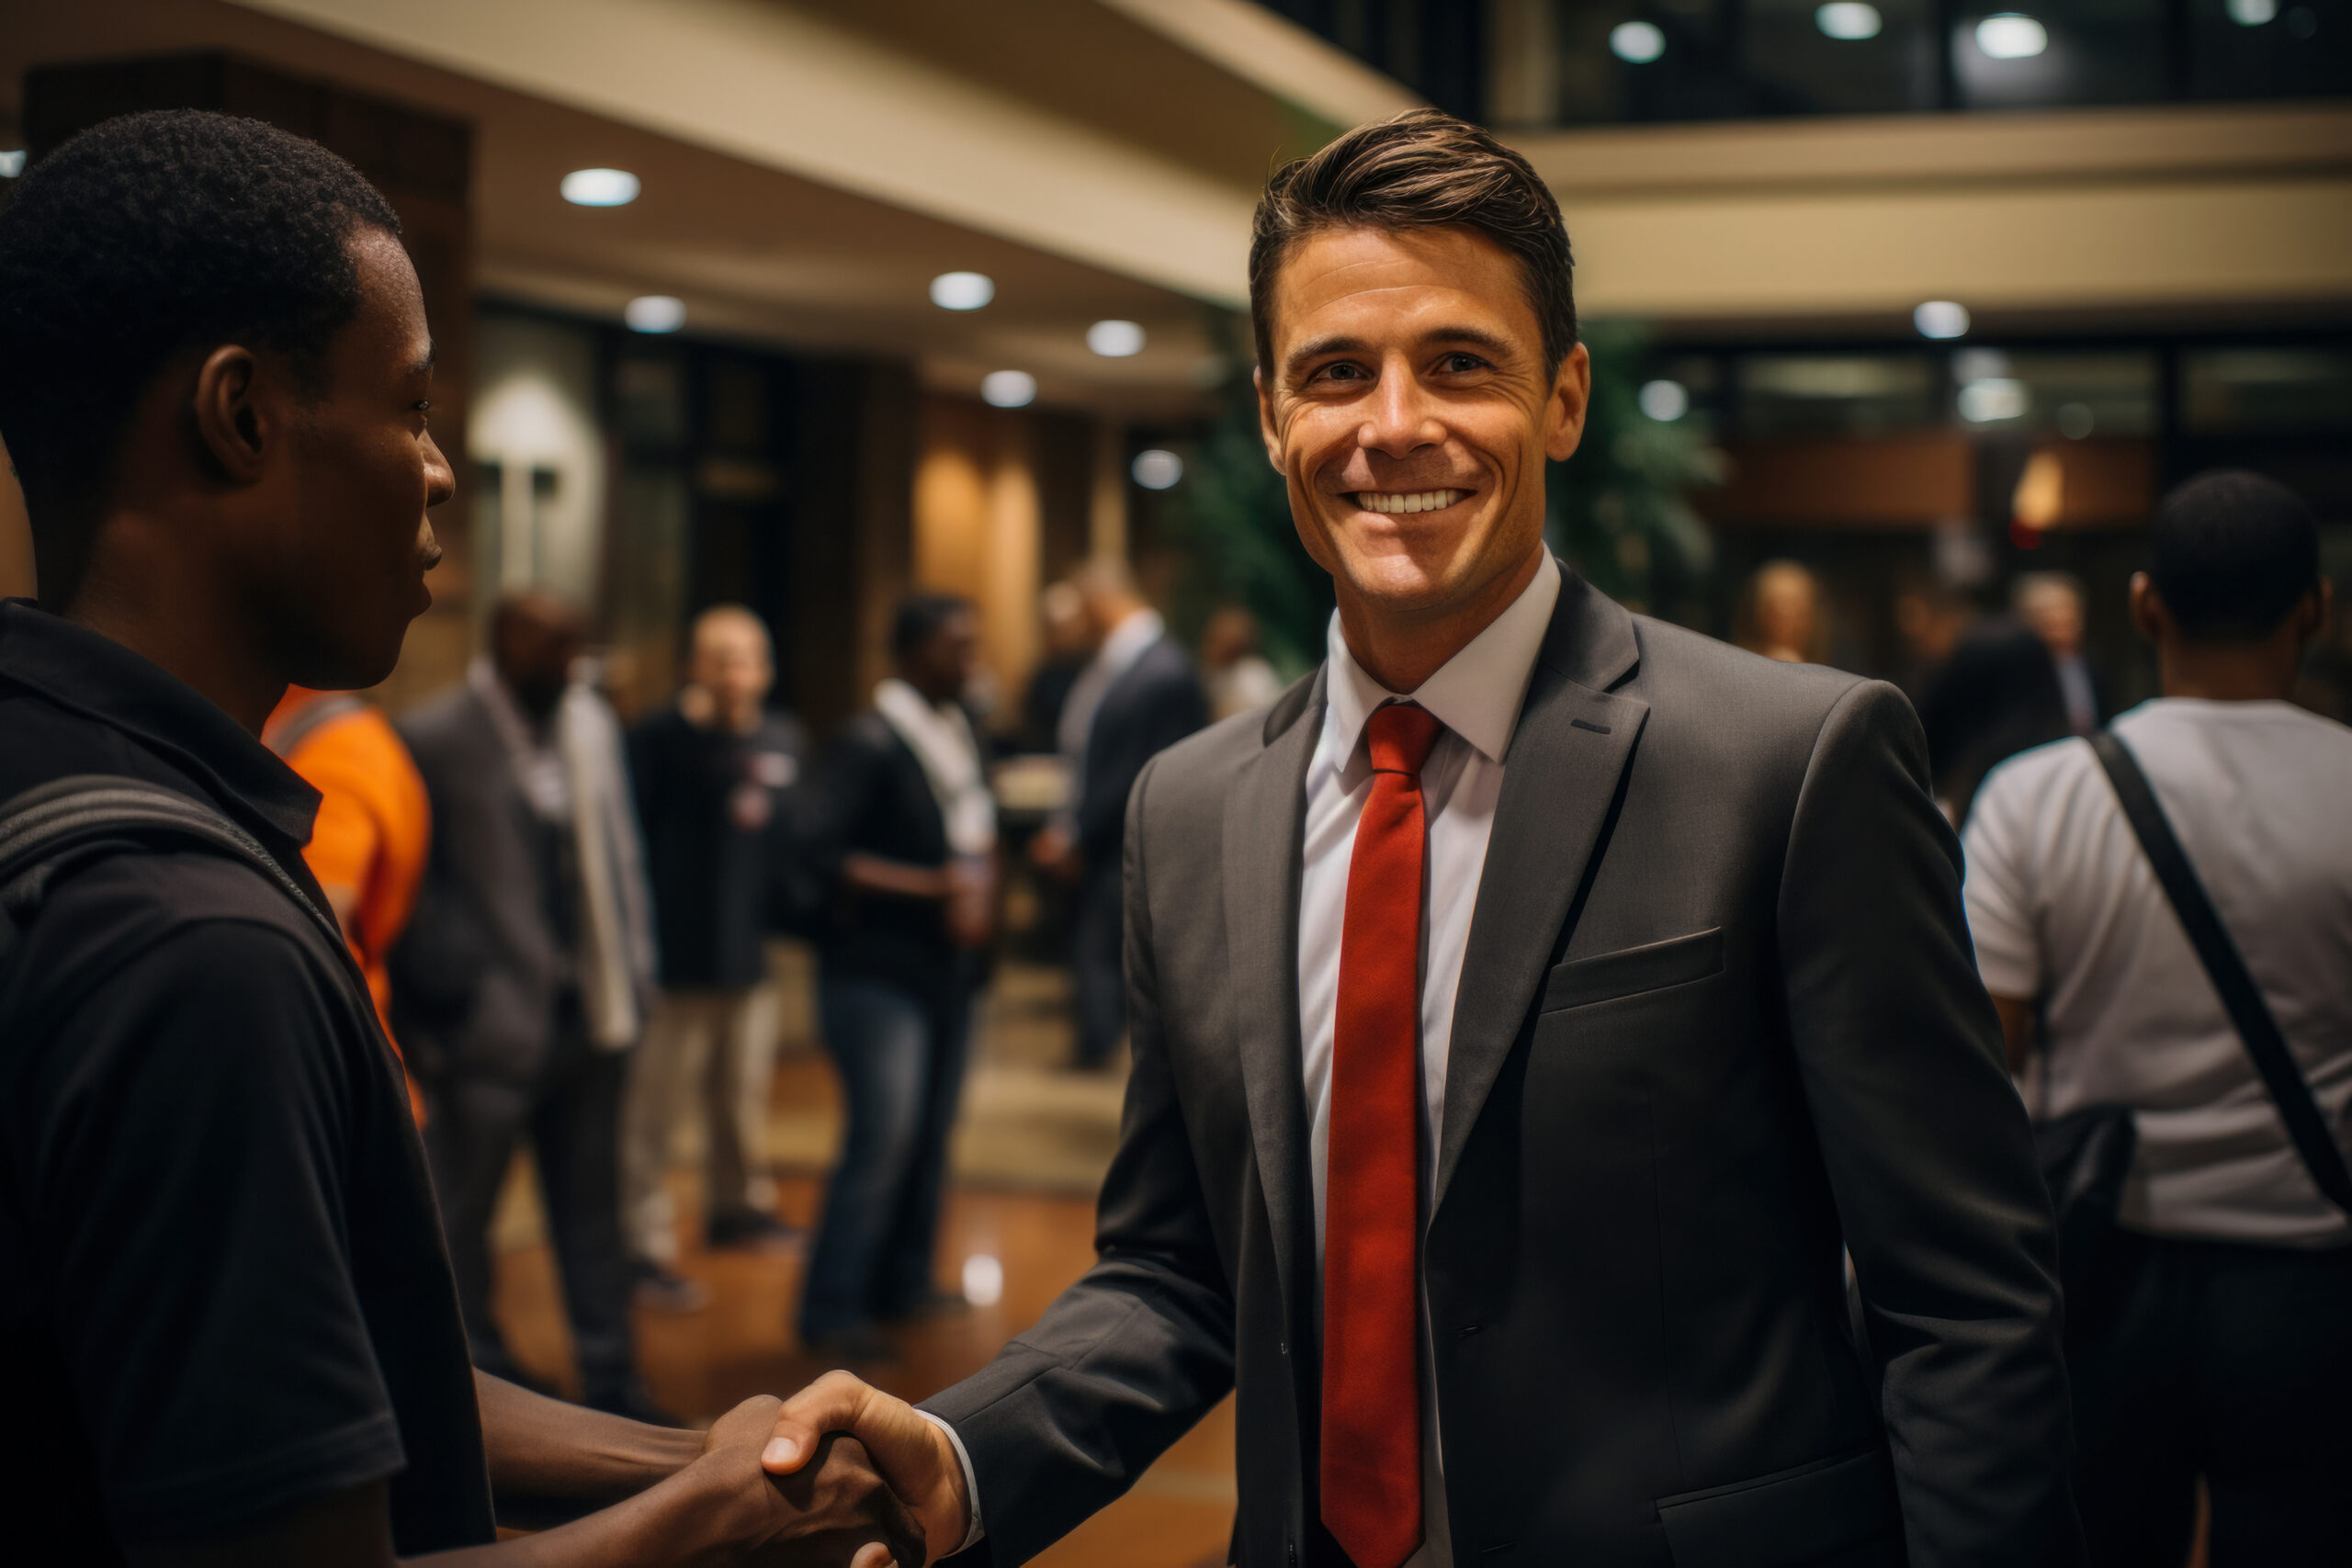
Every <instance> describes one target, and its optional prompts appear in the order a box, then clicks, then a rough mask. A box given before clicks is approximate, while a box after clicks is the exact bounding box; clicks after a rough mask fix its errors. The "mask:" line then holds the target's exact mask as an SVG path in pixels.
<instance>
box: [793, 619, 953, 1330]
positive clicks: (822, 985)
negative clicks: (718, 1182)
mask: <svg viewBox="0 0 2352 1568" xmlns="http://www.w3.org/2000/svg"><path fill="white" fill-rule="evenodd" d="M978 649H979V628H978V623H977V620H976V618H975V616H974V615H973V613H972V606H971V604H969V603H968V602H967V601H965V600H962V599H957V598H954V597H952V596H949V595H946V594H937V593H919V594H915V595H913V596H911V597H910V598H909V599H907V600H906V601H905V602H904V603H903V604H900V605H899V610H898V614H897V615H896V616H895V617H894V619H893V621H892V625H891V628H890V651H891V658H892V660H893V662H894V664H895V665H896V668H897V673H896V674H894V675H892V676H891V677H890V678H889V679H888V680H886V681H884V682H881V683H880V684H879V685H878V686H876V688H875V693H874V706H873V707H872V708H870V709H868V710H867V711H866V712H865V713H861V714H859V715H858V716H855V717H854V718H853V719H851V720H850V721H849V722H848V723H847V724H846V725H844V726H843V727H842V732H841V734H840V735H839V736H837V737H836V738H835V739H834V740H833V743H832V745H831V748H830V749H828V750H827V751H826V753H825V760H824V762H823V765H822V767H821V768H820V771H819V773H818V777H817V783H816V788H815V791H814V795H815V799H814V801H813V803H812V810H811V820H812V826H811V829H810V831H809V840H810V846H811V847H810V851H809V858H810V861H811V863H812V864H813V865H814V867H815V874H816V875H817V876H818V877H819V878H820V880H821V881H822V882H823V883H824V885H825V886H828V887H829V888H831V890H832V893H833V903H832V911H831V919H829V920H828V921H827V922H826V923H825V925H824V927H823V929H822V931H821V934H820V937H819V940H818V968H819V976H818V1012H819V1016H820V1021H821V1022H822V1024H823V1026H824V1032H825V1049H826V1051H827V1052H828V1053H830V1054H831V1056H832V1058H833V1065H834V1066H835V1067H837V1068H838V1069H839V1070H840V1072H841V1077H842V1090H843V1094H844V1097H845V1098H846V1099H847V1100H848V1102H849V1126H848V1130H847V1132H846V1134H845V1135H844V1136H843V1138H842V1153H841V1160H840V1163H839V1164H838V1165H837V1166H836V1167H835V1168H834V1170H833V1175H832V1179H831V1182H830V1183H829V1184H828V1185H827V1187H826V1190H825V1210H824V1214H823V1216H822V1218H821V1219H820V1222H819V1225H818V1231H817V1245H816V1247H815V1249H814V1251H813V1252H811V1254H810V1255H809V1279H808V1283H807V1285H806V1287H805V1288H804V1290H803V1292H802V1295H801V1302H800V1337H801V1339H802V1340H803V1341H804V1342H805V1343H806V1344H807V1345H808V1346H809V1348H811V1349H812V1350H816V1351H818V1352H819V1353H820V1354H822V1355H825V1356H829V1357H831V1358H835V1359H839V1360H843V1361H877V1360H888V1359H891V1358H892V1354H893V1352H892V1348H891V1346H890V1344H889V1342H888V1340H887V1339H885V1338H884V1337H882V1336H881V1335H880V1333H879V1332H878V1331H877V1330H876V1327H875V1325H876V1323H880V1322H888V1321H890V1320H892V1319H899V1318H904V1317H907V1316H910V1315H913V1314H919V1313H922V1312H923V1311H925V1310H927V1309H931V1308H933V1307H935V1306H943V1305H947V1304H949V1303H945V1302H944V1301H941V1300H939V1299H938V1297H937V1294H936V1292H934V1289H933V1282H932V1267H933V1257H932V1254H933V1249H934V1244H935V1243H936V1241H937V1238H938V1232H939V1205H940V1197H941V1191H942V1189H943V1187H944V1184H945V1181H946V1177H947V1135H948V1134H949V1133H950V1132H951V1131H952V1130H953V1129H954V1127H955V1123H956V1103H957V1100H958V1099H959V1097H960V1096H961V1094H962V1093H963V1087H964V1065H965V1046H966V1042H967V1039H968V1038H969V1034H970V1027H971V1016H972V998H973V994H974V992H975V990H976V989H977V987H978V984H979V980H980V977H981V973H982V959H981V950H982V949H983V948H985V947H986V945H987V943H988V941H989V935H990V926H991V913H990V912H991V910H992V908H993V907H994V888H995V869H994V868H995V853H996V805H995V801H994V798H993V797H992V796H991V795H989V788H988V784H987V780H986V777H985V775H984V774H983V773H982V770H981V762H980V753H979V747H978V742H977V741H976V739H974V737H973V735H972V728H971V724H970V721H969V720H968V719H967V717H966V716H965V714H964V711H963V708H962V706H961V705H960V699H961V698H962V696H963V694H964V692H965V689H966V688H967V686H968V685H969V683H970V682H971V678H972V671H973V669H974V667H975V665H976V664H977V662H978ZM957 1299H958V1300H960V1298H957Z"/></svg>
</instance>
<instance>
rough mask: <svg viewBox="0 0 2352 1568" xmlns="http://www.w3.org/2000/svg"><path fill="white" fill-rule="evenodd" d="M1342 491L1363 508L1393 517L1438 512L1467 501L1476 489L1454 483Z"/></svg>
mask: <svg viewBox="0 0 2352 1568" xmlns="http://www.w3.org/2000/svg"><path fill="white" fill-rule="evenodd" d="M1342 493H1343V494H1344V495H1345V496H1346V498H1347V499H1348V500H1349V501H1351V502H1354V503H1355V504H1356V506H1357V507H1358V508H1360V509H1361V510H1363V511H1365V512H1377V513H1381V514H1382V515H1384V516H1390V517H1394V516H1400V515H1403V514H1406V513H1418V512H1442V511H1444V510H1445V509H1446V508H1447V507H1449V506H1457V505H1459V504H1461V503H1462V502H1465V501H1468V500H1469V499H1470V498H1471V497H1472V496H1473V495H1475V494H1476V493H1477V492H1476V491H1471V490H1465V489H1462V488H1460V487H1455V488H1453V489H1445V490H1410V491H1405V490H1358V491H1343V492H1342Z"/></svg>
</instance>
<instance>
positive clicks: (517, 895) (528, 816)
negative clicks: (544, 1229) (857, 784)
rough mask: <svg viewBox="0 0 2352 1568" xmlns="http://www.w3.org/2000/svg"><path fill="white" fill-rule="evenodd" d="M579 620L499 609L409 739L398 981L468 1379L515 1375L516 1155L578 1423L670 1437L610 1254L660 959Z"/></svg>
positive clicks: (523, 607)
mask: <svg viewBox="0 0 2352 1568" xmlns="http://www.w3.org/2000/svg"><path fill="white" fill-rule="evenodd" d="M583 637H584V633H583V628H582V623H581V619H580V616H579V614H578V613H577V612H576V611H574V610H573V609H571V607H570V606H569V605H567V604H563V603H562V602H561V601H560V600H557V599H555V598H553V597H551V596H549V595H548V594H545V593H536V592H534V593H520V594H513V595H509V596H508V597H507V598H505V599H503V600H501V601H500V602H499V604H498V607H497V609H496V610H495V611H494V612H493V613H492V617H491V627H490V651H489V653H488V655H487V656H486V657H484V658H481V659H478V660H475V662H474V665H473V667H472V669H471V670H470V671H469V672H468V674H467V677H466V681H465V683H464V684H463V685H461V686H459V687H458V688H456V689H455V690H453V691H451V692H449V693H447V694H444V695H443V696H441V697H439V698H436V699H435V700H434V701H432V702H430V703H428V704H426V705H424V706H423V707H421V708H419V709H418V710H416V712H414V713H413V714H411V715H410V716H408V717H407V718H406V719H405V720H403V721H402V722H401V727H400V728H401V738H402V739H405V740H406V741H407V742H408V745H409V750H411V751H413V753H414V754H415V757H416V765H417V769H418V771H419V772H420V773H423V774H424V785H425V792H426V794H427V795H429V796H430V798H431V800H432V803H433V824H434V832H433V850H432V854H431V858H430V860H429V861H428V863H427V864H426V868H425V874H424V887H423V889H422V891H421V892H420V894H419V896H418V899H417V911H416V915H415V917H414V918H413V919H412V921H411V922H410V926H409V933H408V936H407V937H406V939H405V940H404V941H403V942H402V943H401V947H400V949H399V952H398V953H397V955H396V957H395V961H394V965H393V985H394V1008H395V1011H396V1016H397V1017H398V1018H399V1019H400V1021H401V1027H402V1030H403V1035H402V1037H403V1039H407V1040H413V1041H414V1042H415V1043H414V1044H413V1045H412V1047H411V1049H412V1050H413V1051H414V1052H415V1053H416V1055H417V1058H418V1061H419V1065H420V1067H421V1075H420V1076H422V1077H424V1082H425V1085H426V1089H427V1095H428V1100H429V1112H430V1113H429V1115H428V1117H427V1119H426V1122H425V1146H426V1149H427V1152H428V1153H429V1155H430V1156H431V1159H432V1165H433V1178H434V1186H435V1190H437V1191H438V1193H439V1195H440V1200H441V1212H442V1223H443V1226H444V1228H445V1229H446V1230H447V1234H448V1240H449V1254H450V1263H451V1266H452V1268H453V1269H454V1270H455V1272H456V1275H457V1280H458V1302H459V1305H460V1306H461V1308H462V1309H463V1311H464V1314H465V1319H466V1333H467V1337H468V1338H469V1340H470V1341H471V1343H472V1347H473V1354H474V1363H475V1365H477V1366H479V1367H481V1368H483V1369H484V1370H485V1371H492V1372H496V1373H498V1374H500V1375H502V1376H507V1377H512V1376H513V1375H514V1374H515V1365H514V1360H513V1358H512V1357H511V1356H510V1355H509V1354H508V1353H507V1349H506V1346H505V1343H504V1341H503V1338H502V1337H501V1336H500V1334H499V1331H498V1327H497V1325H495V1324H494V1323H493V1322H492V1319H491V1314H490V1295H491V1259H490V1235H489V1232H490V1222H491V1215H492V1210H493V1208H494V1207H495V1205H496V1203H497V1201H498V1193H499V1189H500V1187H501V1185H502V1184H503V1180H504V1179H505V1175H506V1168H507V1166H508V1165H509V1163H511V1161H512V1160H513V1158H514V1156H515V1146H516V1145H517V1144H519V1143H521V1142H524V1141H525V1140H527V1141H528V1142H529V1143H530V1145H531V1150H532V1154H533V1156H534V1157H535V1159H536V1162H537V1168H538V1174H539V1185H540V1190H541V1194H542V1196H543V1198H544V1200H545V1205H546V1210H547V1216H548V1233H549V1235H550V1238H551V1239H552V1240H553V1242H554V1244H555V1252H556V1259H557V1262H558V1264H559V1265H560V1269H561V1271H562V1278H563V1295H564V1305H565V1309H566V1311H567V1312H568V1313H569V1314H570V1317H571V1337H572V1343H573V1346H574V1348H575V1351H576V1354H577V1357H578V1360H579V1367H580V1378H581V1385H582V1397H583V1400H584V1402H585V1403H586V1404H590V1405H593V1406H594V1407H595V1408H597V1409H601V1410H611V1411H616V1412H618V1413H621V1414H625V1415H634V1416H639V1418H642V1419H662V1414H661V1412H659V1411H658V1410H656V1409H654V1408H653V1407H652V1406H651V1404H650V1401H649V1400H648V1399H647V1397H646V1395H645V1393H644V1392H643V1390H642V1388H641V1386H640V1385H639V1382H638V1379H637V1375H636V1370H635V1358H634V1355H633V1353H632V1348H631V1344H630V1333H629V1322H628V1294H629V1274H628V1258H627V1251H626V1248H625V1247H624V1245H623V1243H622V1239H621V1229H620V1188H619V1157H620V1156H619V1149H620V1115H621V1104H622V1093H623V1089H624V1087H625V1085H626V1082H627V1055H628V1051H629V1049H630V1048H631V1047H632V1046H633V1045H635V1043H637V1040H638V1036H639V1032H640V1031H641V1029H642V1026H643V1022H644V1019H645V1014H646V1006H647V1003H648V1000H649V999H650V996H651V987H652V976H653V942H652V935H651V920H650V898H649V897H648V895H647V892H646V886H645V876H644V871H643V868H642V864H641V854H640V852H639V838H638V829H637V823H636V820H635V818H634V817H633V815H632V811H631V807H630V804H629V798H628V772H627V765H626V763H625V762H624V761H623V759H622V751H621V731H620V725H619V721H618V720H617V719H616V717H615V716H614V714H613V712H612V709H611V708H610V707H609V706H608V705H606V704H605V700H604V699H603V698H602V697H601V696H599V695H597V694H596V693H595V692H594V691H593V690H591V689H590V688H589V687H587V686H586V685H584V684H582V683H580V682H576V681H574V680H573V679H572V673H571V672H572V669H573V666H574V665H575V664H576V662H577V661H578V660H579V657H580V653H581V650H582V643H583Z"/></svg>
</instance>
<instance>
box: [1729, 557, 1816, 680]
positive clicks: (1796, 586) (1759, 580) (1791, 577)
mask: <svg viewBox="0 0 2352 1568" xmlns="http://www.w3.org/2000/svg"><path fill="white" fill-rule="evenodd" d="M1740 619H1741V623H1742V630H1741V634H1740V638H1739V646H1740V647H1742V648H1744V649H1747V651H1748V652H1750V653H1760V654H1762V655H1763V656H1764V657H1765V658H1767V659H1777V660H1780V661H1781V663H1783V664H1822V663H1826V662H1827V661H1828V658H1829V626H1828V623H1827V621H1826V619H1825V618H1824V616H1823V615H1822V613H1821V582H1820V580H1819V579H1817V578H1815V576H1814V575H1813V571H1812V570H1811V569H1810V568H1808V567H1805V566H1803V565H1800V564H1799V563H1798V562H1796V561H1792V560H1769V561H1766V562H1765V563H1764V564H1763V565H1762V566H1759V567H1758V568H1757V569H1756V574H1755V575H1754V576H1752V577H1750V578H1749V579H1748V580H1747V594H1746V595H1745V596H1744V599H1743V602H1742V610H1741V616H1740Z"/></svg>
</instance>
